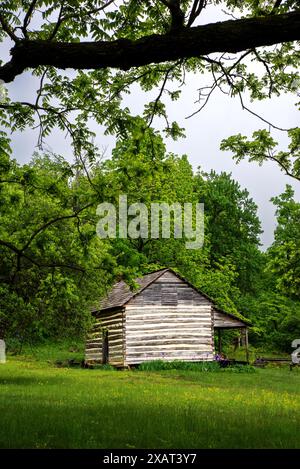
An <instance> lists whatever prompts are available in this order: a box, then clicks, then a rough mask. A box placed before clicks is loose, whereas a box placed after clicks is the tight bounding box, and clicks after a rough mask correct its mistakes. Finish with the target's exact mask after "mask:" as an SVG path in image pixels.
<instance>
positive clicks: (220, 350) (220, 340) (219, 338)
mask: <svg viewBox="0 0 300 469" xmlns="http://www.w3.org/2000/svg"><path fill="white" fill-rule="evenodd" d="M218 353H219V354H221V353H222V335H221V329H218Z"/></svg>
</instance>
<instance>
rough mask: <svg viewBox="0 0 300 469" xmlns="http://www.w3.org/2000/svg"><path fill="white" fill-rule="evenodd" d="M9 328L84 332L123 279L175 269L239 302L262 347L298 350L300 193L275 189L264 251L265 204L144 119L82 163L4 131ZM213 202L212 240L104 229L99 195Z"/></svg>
mask: <svg viewBox="0 0 300 469" xmlns="http://www.w3.org/2000/svg"><path fill="white" fill-rule="evenodd" d="M0 171H1V173H0V205H1V223H0V245H1V251H0V252H1V277H0V281H1V283H0V292H1V295H0V327H1V335H2V336H4V337H6V338H8V339H9V338H10V339H13V340H14V341H19V342H28V341H30V342H36V341H40V340H45V339H55V338H58V337H66V336H73V337H78V338H79V337H82V336H83V335H84V334H85V333H86V331H87V329H88V328H89V327H90V321H91V318H90V313H89V307H90V306H91V305H92V304H95V302H97V301H99V298H100V297H101V296H102V295H104V294H105V292H106V291H107V289H108V288H109V287H110V286H111V285H112V284H113V282H114V281H116V280H120V279H124V280H126V281H127V282H129V284H131V286H132V288H134V282H133V279H134V278H135V277H137V276H139V275H141V274H143V273H146V272H149V271H152V270H154V269H157V268H160V267H164V266H169V267H172V268H175V269H177V270H178V272H180V273H181V274H182V275H183V276H185V277H186V278H187V279H188V280H190V281H191V282H193V283H194V284H195V285H196V286H197V287H199V288H200V289H201V290H203V292H205V293H206V294H208V295H209V296H211V297H212V298H213V299H214V300H215V301H216V302H217V304H218V305H219V306H220V307H222V308H223V309H224V310H226V311H228V312H233V313H235V314H242V315H243V316H244V317H246V318H248V319H250V321H251V322H252V323H253V327H252V328H251V331H250V341H251V344H252V345H253V346H259V347H264V348H273V349H276V350H282V351H289V350H290V345H291V341H292V340H293V339H294V338H295V336H297V334H298V335H300V294H299V291H300V285H299V278H300V275H299V265H300V259H299V255H300V254H299V253H300V250H299V236H298V234H299V229H300V203H298V202H296V201H295V200H294V199H293V191H292V189H291V187H290V186H287V187H286V191H285V192H284V193H283V194H281V195H280V196H279V197H276V198H274V199H273V203H274V204H275V206H276V214H277V228H276V231H275V240H274V242H273V244H272V246H271V247H270V248H269V249H268V250H267V252H262V250H261V248H260V242H259V237H260V234H261V226H260V220H259V218H258V215H257V206H256V205H255V203H254V202H253V200H252V199H251V197H250V195H249V193H248V191H247V190H246V189H243V188H241V187H240V186H239V184H238V183H237V182H236V181H234V180H233V179H232V177H231V175H230V174H226V173H221V174H217V173H216V172H213V171H212V172H210V173H209V174H206V173H204V172H203V171H201V169H199V170H198V171H197V172H194V171H193V169H192V167H191V165H190V163H189V161H188V157H187V156H186V155H184V156H177V155H174V154H171V153H167V151H166V148H165V145H164V143H163V140H162V138H161V136H160V135H159V134H158V133H155V132H154V131H152V130H151V129H149V128H148V127H147V126H146V125H145V124H144V123H143V121H141V120H138V122H137V124H136V128H135V129H134V130H133V131H132V132H131V134H130V135H129V134H128V138H127V139H126V140H124V139H122V140H120V141H118V142H117V144H116V147H115V149H114V150H113V152H112V155H111V157H110V158H104V157H103V158H99V159H95V160H94V161H93V163H91V162H85V164H84V165H83V166H82V165H80V166H76V165H74V164H71V163H69V162H68V161H66V160H65V159H64V158H63V156H60V155H54V154H49V153H40V154H39V153H36V154H35V155H34V156H33V158H32V160H31V162H30V163H28V164H23V165H21V164H18V163H17V162H16V160H14V159H13V158H12V157H11V155H10V146H9V141H8V140H7V137H5V136H4V135H3V134H2V136H1V160H0ZM121 194H127V196H128V203H134V202H143V203H145V204H146V205H147V206H150V204H151V202H162V201H163V202H170V203H174V202H179V203H184V202H192V203H196V202H202V203H204V207H205V242H204V246H203V248H202V249H190V250H189V249H186V247H185V242H184V239H174V237H171V238H170V239H142V238H139V239H130V238H128V239H121V238H119V239H118V238H116V239H100V238H99V237H98V236H97V233H96V224H97V214H96V208H97V205H98V204H99V203H100V202H102V201H108V202H112V203H114V204H115V205H117V204H118V198H119V195H121Z"/></svg>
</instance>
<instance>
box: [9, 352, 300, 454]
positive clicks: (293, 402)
mask: <svg viewBox="0 0 300 469" xmlns="http://www.w3.org/2000/svg"><path fill="white" fill-rule="evenodd" d="M299 395H300V370H297V369H295V370H294V371H293V372H290V371H289V369H288V367H284V368H281V369H259V370H257V372H256V373H207V372H199V371H189V370H164V371H110V370H99V369H95V370H86V369H72V368H56V367H55V366H54V365H53V364H50V363H47V362H45V361H42V360H40V361H36V360H34V359H31V360H29V359H28V358H26V359H25V358H22V359H19V358H16V357H10V358H9V360H8V362H7V364H5V365H0V422H1V425H0V447H1V448H299V447H300V435H299V426H300V399H299Z"/></svg>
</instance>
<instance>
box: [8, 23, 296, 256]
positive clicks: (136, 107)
mask: <svg viewBox="0 0 300 469" xmlns="http://www.w3.org/2000/svg"><path fill="white" fill-rule="evenodd" d="M217 19H218V20H219V19H221V15H219V16H218V18H217ZM226 19H228V18H226ZM215 20H216V18H215V17H212V16H211V17H210V16H209V15H208V16H206V17H204V18H202V20H201V22H203V23H204V22H209V21H215ZM5 49H6V50H5ZM5 49H4V48H3V47H1V52H2V53H1V58H2V59H3V60H5V59H7V58H8V54H7V48H5ZM206 84H209V77H208V76H195V75H188V76H187V79H186V86H185V87H184V88H183V89H182V95H181V98H180V100H179V101H176V102H169V103H168V114H169V117H170V121H177V122H178V123H179V125H180V126H182V127H185V129H186V138H185V139H180V140H179V141H176V142H173V141H171V140H167V148H168V150H170V151H172V152H174V153H176V154H178V155H180V154H187V155H188V157H189V161H190V162H191V164H192V165H193V167H194V168H195V169H196V168H197V167H198V166H201V168H202V169H203V170H205V171H210V170H211V169H214V170H216V171H217V172H221V171H226V172H230V173H232V176H233V178H234V179H235V180H237V181H238V182H239V183H240V185H241V186H242V188H247V189H248V191H249V192H250V196H251V197H252V198H253V199H254V201H255V202H256V204H257V205H258V212H259V217H260V219H261V221H262V228H263V230H264V233H263V235H262V237H261V239H262V244H263V247H264V248H266V247H268V246H269V245H270V244H271V242H272V240H273V232H274V228H275V217H274V207H273V204H272V203H271V202H270V198H271V197H273V196H276V195H278V194H280V193H281V192H283V191H284V189H285V185H286V184H291V185H292V186H293V187H294V189H295V195H296V198H297V199H298V200H300V183H297V182H296V181H293V180H292V179H291V178H289V177H287V176H285V175H284V174H283V173H282V172H281V171H280V170H279V168H278V167H277V166H276V164H275V163H267V164H264V165H263V166H262V167H259V166H258V165H257V164H256V163H248V162H246V161H245V162H243V163H240V164H239V165H236V164H235V163H234V161H233V160H232V158H231V157H230V154H228V153H224V152H221V151H220V150H219V146H220V142H221V140H222V139H223V138H226V137H228V136H230V135H234V134H237V133H242V134H245V135H249V136H250V135H251V134H252V132H253V131H254V130H257V129H260V128H268V127H267V126H266V125H265V124H264V123H263V122H261V121H259V120H258V119H257V118H255V117H253V116H252V115H250V114H249V113H247V111H243V110H242V109H241V105H240V102H239V101H238V99H233V98H230V97H228V96H225V95H224V94H222V93H221V92H216V93H215V94H214V95H213V96H212V98H211V100H210V102H209V104H208V105H207V106H206V108H205V109H204V110H203V111H202V112H201V113H199V114H197V115H196V116H194V117H192V118H190V119H186V116H188V115H189V114H191V112H193V111H194V110H195V109H197V106H196V105H195V104H194V102H195V100H196V98H197V89H198V88H199V87H200V86H203V85H206ZM7 88H8V89H9V95H10V97H11V98H12V99H21V100H29V99H30V98H32V97H33V96H34V94H35V89H36V86H35V85H34V82H33V81H32V78H31V75H30V74H29V73H25V74H23V75H22V76H19V77H17V78H16V79H15V81H14V82H13V83H12V84H10V85H8V86H7ZM169 88H171V86H170V87H169ZM156 93H157V91H156ZM152 96H156V94H155V93H153V95H152ZM146 99H147V97H145V95H144V94H143V93H142V92H141V91H140V90H139V89H138V87H134V88H133V89H132V93H131V95H130V96H129V97H127V98H126V102H125V103H126V105H128V106H129V107H130V109H131V111H132V113H133V114H139V113H142V111H143V104H144V103H145V102H146ZM296 101H297V99H295V96H293V97H292V96H287V95H286V96H281V97H280V98H272V99H271V100H266V101H263V102H259V103H257V102H255V103H250V104H249V103H247V104H249V106H250V107H251V108H252V109H254V110H255V112H258V113H259V114H261V115H262V116H263V117H264V118H265V119H267V120H270V121H271V122H272V123H274V124H276V125H278V126H279V127H284V128H291V127H295V126H299V111H298V110H297V108H296V107H295V102H296ZM157 126H158V127H159V126H160V123H159V122H157ZM92 127H93V130H94V131H95V132H96V133H97V143H98V144H99V145H100V146H103V147H107V152H106V154H107V155H108V156H109V154H110V152H111V150H112V148H113V146H114V138H113V137H105V136H104V135H103V133H104V129H103V128H101V127H96V126H95V125H94V124H93V125H92ZM37 135H38V134H37V131H33V130H30V129H28V130H26V131H25V132H23V133H21V134H20V133H17V134H14V135H13V136H12V141H13V151H14V157H15V158H16V159H17V160H18V161H20V162H26V161H28V160H29V159H30V158H31V156H32V153H33V151H34V150H35V146H36V143H37ZM274 136H275V137H276V138H277V139H278V141H279V142H280V146H282V147H283V148H285V147H286V144H287V137H286V134H285V133H282V132H274ZM47 144H48V145H49V146H50V148H51V149H52V150H53V151H54V152H55V153H59V154H62V155H64V156H66V157H67V158H68V159H70V158H72V153H71V149H70V142H69V140H68V139H66V138H65V136H64V135H63V134H62V133H61V131H55V132H54V133H53V134H52V135H51V136H50V137H49V138H48V140H47Z"/></svg>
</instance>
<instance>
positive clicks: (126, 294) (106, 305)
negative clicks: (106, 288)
mask: <svg viewBox="0 0 300 469" xmlns="http://www.w3.org/2000/svg"><path fill="white" fill-rule="evenodd" d="M167 270H168V269H161V270H157V271H155V272H151V273H150V274H146V275H144V276H143V277H140V278H137V279H135V282H136V283H137V284H138V285H139V288H138V289H136V290H134V291H132V290H130V288H129V286H128V285H127V283H125V282H123V281H121V282H118V283H116V284H115V285H114V286H113V288H112V290H111V291H110V293H109V294H108V295H107V297H106V298H104V299H102V300H101V301H100V304H99V306H95V307H94V308H92V312H96V311H101V310H103V309H111V308H118V307H122V306H124V305H125V303H127V302H128V301H129V300H131V298H133V297H134V296H135V295H137V294H139V293H141V291H143V290H144V289H145V288H147V287H148V286H149V285H151V283H153V282H155V280H157V279H158V278H159V277H160V276H161V275H162V274H164V273H165V272H167Z"/></svg>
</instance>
